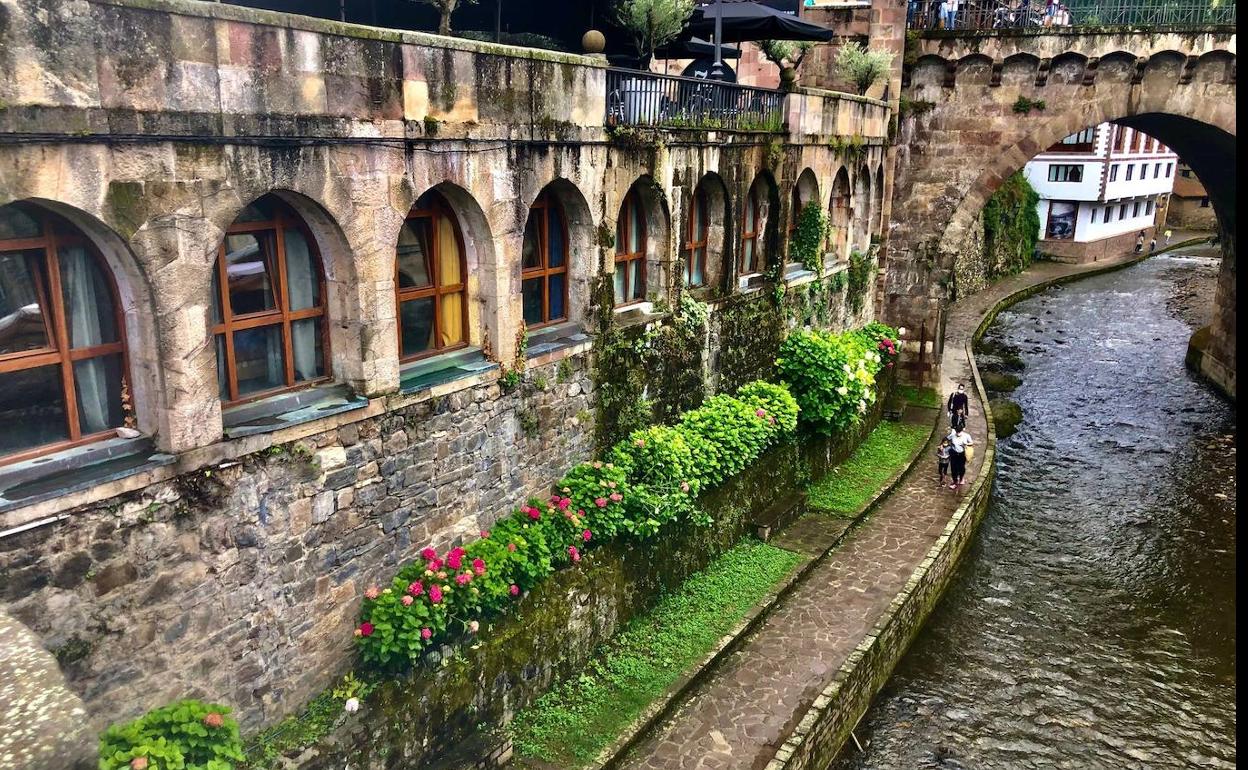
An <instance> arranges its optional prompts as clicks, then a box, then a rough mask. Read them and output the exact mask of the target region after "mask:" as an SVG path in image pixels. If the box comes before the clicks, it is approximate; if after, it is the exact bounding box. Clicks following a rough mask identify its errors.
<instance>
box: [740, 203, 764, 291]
mask: <svg viewBox="0 0 1248 770" xmlns="http://www.w3.org/2000/svg"><path fill="white" fill-rule="evenodd" d="M745 199H746V200H745V205H746V206H748V207H749V208H748V209H742V210H741V257H740V259H738V260H737V273H738V274H739V275H741V276H746V275H757V274H759V273H761V272H762V270H760V269H758V268H759V262H761V260H760V259H759V248H758V242H759V235H760V232H759V230H758V223H759V222H760V221H761V220H762V206H760V205H759V202H758V190H757V185H753V186H751V187H750V190H749V192H747V193H746V194H745ZM751 210H752V212H753V214H754V229H753V230H746V229H745V227H746V222H747V219H746V216H745V214H746V212H747V211H751ZM747 243H749V244H752V245H753V247H754V249H753V250H754V269H753V270H747V269H746V265H745V245H746V244H747Z"/></svg>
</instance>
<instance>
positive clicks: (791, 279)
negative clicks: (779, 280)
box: [784, 262, 819, 286]
mask: <svg viewBox="0 0 1248 770" xmlns="http://www.w3.org/2000/svg"><path fill="white" fill-rule="evenodd" d="M818 279H819V274H818V273H816V272H815V271H813V270H807V269H806V268H805V267H803V266H802V265H800V264H798V263H796V262H794V263H791V264H789V265H786V266H785V269H784V283H785V285H787V286H802V285H803V284H807V283H810V282H812V281H816V280H818Z"/></svg>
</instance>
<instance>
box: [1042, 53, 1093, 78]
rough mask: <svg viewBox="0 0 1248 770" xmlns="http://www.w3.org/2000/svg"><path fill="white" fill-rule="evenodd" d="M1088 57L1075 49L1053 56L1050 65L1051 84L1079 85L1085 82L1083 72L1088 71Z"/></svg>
mask: <svg viewBox="0 0 1248 770" xmlns="http://www.w3.org/2000/svg"><path fill="white" fill-rule="evenodd" d="M1087 67H1088V57H1086V56H1084V55H1083V54H1081V53H1076V52H1074V51H1066V52H1065V53H1062V54H1058V55H1057V56H1055V57H1053V63H1052V64H1051V65H1050V66H1049V80H1048V82H1049V84H1050V85H1067V86H1077V85H1080V84H1082V83H1083V74H1084V72H1086V71H1087Z"/></svg>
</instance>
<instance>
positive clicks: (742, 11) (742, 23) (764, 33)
mask: <svg viewBox="0 0 1248 770" xmlns="http://www.w3.org/2000/svg"><path fill="white" fill-rule="evenodd" d="M685 34H686V35H700V36H702V37H706V36H708V35H709V36H713V39H714V41H715V47H716V48H718V47H719V46H720V45H721V44H723V43H725V42H727V43H743V42H746V41H753V40H808V41H814V42H827V41H829V40H831V39H832V38H833V37H835V36H836V33H835V32H833V31H832V30H830V29H828V28H827V27H822V26H820V25H818V24H811V23H810V22H808V21H802V20H801V19H799V18H797V17H796V16H794V15H792V14H789V13H785V12H784V11H778V10H776V9H775V8H771V7H769V6H766V5H762V4H760V3H756V2H753V0H715V1H714V2H712V3H710V4H707V5H700V6H698V7H697V8H695V9H694V11H693V15H692V16H690V17H689V22H688V24H687V25H686V26H685ZM720 62H721V56H720V55H719V54H718V53H717V54H716V56H715V64H716V67H717V68H718V65H719V64H720Z"/></svg>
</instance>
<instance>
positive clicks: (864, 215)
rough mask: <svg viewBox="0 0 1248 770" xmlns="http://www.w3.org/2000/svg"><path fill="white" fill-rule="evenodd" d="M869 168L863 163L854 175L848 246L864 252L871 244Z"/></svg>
mask: <svg viewBox="0 0 1248 770" xmlns="http://www.w3.org/2000/svg"><path fill="white" fill-rule="evenodd" d="M872 197H873V196H872V192H871V170H870V169H869V168H867V165H866V164H865V163H864V164H862V165H861V166H859V167H858V173H856V174H855V175H854V191H853V213H852V225H851V227H850V248H851V249H856V250H858V251H860V252H864V253H865V252H866V250H867V248H868V247H869V246H870V244H871V199H872Z"/></svg>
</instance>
